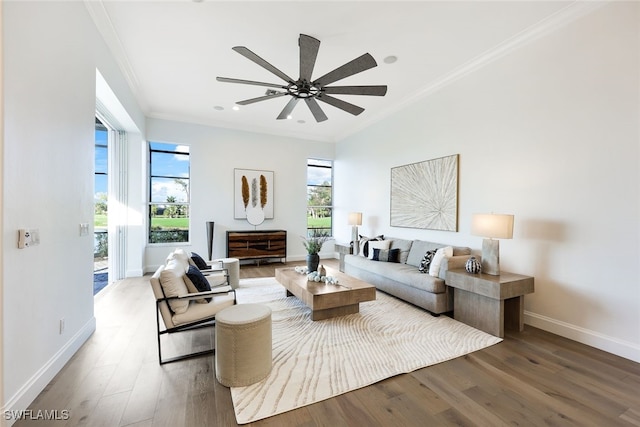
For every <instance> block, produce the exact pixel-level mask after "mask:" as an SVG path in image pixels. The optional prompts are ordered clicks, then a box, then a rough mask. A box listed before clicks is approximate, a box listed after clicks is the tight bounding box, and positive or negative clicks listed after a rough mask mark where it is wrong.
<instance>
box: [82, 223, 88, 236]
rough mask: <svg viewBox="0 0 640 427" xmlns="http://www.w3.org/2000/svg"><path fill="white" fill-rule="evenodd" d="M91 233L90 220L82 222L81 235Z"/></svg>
mask: <svg viewBox="0 0 640 427" xmlns="http://www.w3.org/2000/svg"><path fill="white" fill-rule="evenodd" d="M88 234H89V223H88V222H81V223H80V235H81V236H86V235H88Z"/></svg>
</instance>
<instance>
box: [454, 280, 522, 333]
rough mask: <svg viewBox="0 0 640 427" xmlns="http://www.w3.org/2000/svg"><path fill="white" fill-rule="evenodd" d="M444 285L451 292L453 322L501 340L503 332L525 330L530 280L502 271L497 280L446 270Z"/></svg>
mask: <svg viewBox="0 0 640 427" xmlns="http://www.w3.org/2000/svg"><path fill="white" fill-rule="evenodd" d="M445 282H446V284H447V285H448V286H451V287H452V288H455V289H454V294H453V318H454V319H456V320H459V321H461V322H462V323H466V324H467V325H469V326H473V327H474V328H477V329H480V330H482V331H485V332H488V333H490V334H492V335H496V336H498V337H501V338H502V337H504V331H505V328H506V329H514V330H517V331H522V330H523V329H524V295H525V294H530V293H532V292H533V291H534V287H533V277H531V276H523V275H520V274H514V273H508V272H505V271H502V272H501V273H500V275H499V276H494V275H491V274H482V273H479V274H471V273H467V272H466V270H464V269H455V270H449V271H448V272H447V276H446V280H445Z"/></svg>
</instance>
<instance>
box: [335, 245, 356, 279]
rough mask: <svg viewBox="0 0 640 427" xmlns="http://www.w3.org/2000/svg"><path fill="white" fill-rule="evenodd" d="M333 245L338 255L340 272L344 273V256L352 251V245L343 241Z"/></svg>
mask: <svg viewBox="0 0 640 427" xmlns="http://www.w3.org/2000/svg"><path fill="white" fill-rule="evenodd" d="M334 246H335V249H336V252H338V255H339V256H340V272H342V273H344V256H345V255H350V254H352V253H353V246H351V244H345V243H336V244H335V245H334Z"/></svg>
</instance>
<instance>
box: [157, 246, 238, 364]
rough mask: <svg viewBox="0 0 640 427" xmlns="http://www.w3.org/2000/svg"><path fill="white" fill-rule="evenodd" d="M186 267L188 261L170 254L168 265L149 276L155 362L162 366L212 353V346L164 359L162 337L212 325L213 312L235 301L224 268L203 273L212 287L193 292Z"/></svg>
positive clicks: (233, 291) (213, 319)
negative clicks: (155, 341)
mask: <svg viewBox="0 0 640 427" xmlns="http://www.w3.org/2000/svg"><path fill="white" fill-rule="evenodd" d="M188 270H189V267H188V263H187V265H186V266H185V264H184V262H183V261H182V260H180V259H179V257H171V256H170V257H169V258H168V261H167V264H166V265H162V266H160V267H159V268H158V269H157V270H156V272H155V273H154V274H153V276H151V279H150V283H151V288H152V290H153V294H154V297H155V299H156V326H157V336H158V361H159V363H160V364H161V365H162V364H165V363H169V362H174V361H177V360H184V359H187V358H191V357H197V356H201V355H204V354H211V353H213V352H215V349H214V348H212V349H210V350H205V351H200V352H195V353H189V354H185V355H181V356H177V357H173V358H170V359H164V360H163V359H162V343H161V336H162V335H164V334H172V333H175V332H183V331H187V330H193V329H199V328H204V327H214V326H215V316H216V314H217V313H218V312H219V311H220V310H222V309H224V308H226V307H229V306H232V305H234V304H235V303H236V296H235V290H234V289H232V288H231V286H229V284H228V273H226V270H221V271H216V272H215V274H212V275H211V276H205V277H206V278H207V281H208V282H210V285H211V288H210V289H211V290H206V291H204V292H197V289H195V291H196V292H194V288H191V287H190V286H188V285H187V282H190V281H191V280H189V277H188V276H187V271H188ZM194 281H195V279H194ZM191 286H193V283H192V285H191ZM190 288H191V289H190ZM160 318H162V322H163V324H164V328H161V324H160Z"/></svg>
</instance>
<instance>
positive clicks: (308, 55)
mask: <svg viewBox="0 0 640 427" xmlns="http://www.w3.org/2000/svg"><path fill="white" fill-rule="evenodd" d="M298 45H299V46H300V77H298V79H297V80H294V79H293V78H291V77H289V76H288V75H287V74H285V73H283V72H282V71H280V70H279V69H277V68H276V67H274V66H273V65H271V64H270V63H268V62H267V61H265V60H264V59H262V58H261V57H259V56H258V55H256V54H255V53H253V52H252V51H251V50H249V49H247V48H246V47H244V46H236V47H234V48H233V50H235V51H236V52H238V53H239V54H240V55H242V56H244V57H245V58H247V59H249V60H251V61H253V62H255V63H256V64H258V65H259V66H261V67H262V68H264V69H266V70H267V71H269V72H271V73H273V74H275V75H276V76H278V77H280V78H281V79H282V80H284V81H285V82H286V83H285V84H278V83H264V82H256V81H252V80H241V79H232V78H228V77H217V78H216V80H217V81H219V82H226V83H240V84H248V85H255V86H266V87H270V88H277V89H283V91H277V90H268V91H267V94H266V95H264V96H259V97H257V98H251V99H246V100H244V101H238V102H236V104H239V105H248V104H253V103H255V102H260V101H266V100H267V99H273V98H279V97H282V96H287V95H289V96H291V100H290V101H289V102H288V103H287V105H286V106H285V107H284V109H283V110H282V112H280V115H278V117H277V119H278V120H282V119H287V118H289V117H290V115H291V112H292V111H293V109H294V108H295V106H296V104H297V103H298V101H300V100H303V101H304V102H305V103H306V104H307V106H308V107H309V110H311V114H313V117H314V118H315V119H316V121H317V122H323V121H325V120H327V118H328V117H327V116H326V114H324V112H323V111H322V109H321V108H320V105H319V104H318V102H317V101H321V102H324V103H326V104H329V105H332V106H334V107H337V108H339V109H341V110H344V111H346V112H347V113H351V114H353V115H355V116H357V115H358V114H360V113H362V112H363V111H364V108H362V107H359V106H357V105H354V104H351V103H349V102H346V101H343V100H341V99H338V98H335V97H333V96H331V95H369V96H384V95H385V94H386V93H387V86H328V85H330V84H331V83H333V82H336V81H338V80H342V79H344V78H346V77H349V76H352V75H354V74H358V73H360V72H362V71H366V70H368V69H370V68H373V67H375V66H377V65H378V64H377V63H376V61H375V59H373V57H372V56H371V55H370V54H368V53H365V54H364V55H362V56H359V57H358V58H356V59H354V60H353V61H350V62H347V63H346V64H344V65H342V66H340V67H338V68H336V69H335V70H333V71H331V72H329V73H327V74H325V75H324V76H322V77H319V78H317V79H313V80H312V78H311V75H312V73H313V68H314V66H315V63H316V57H317V55H318V50H319V49H320V40H317V39H315V38H313V37H311V36H307V35H305V34H300V38H299V39H298ZM330 94H331V95H330ZM316 100H317V101H316Z"/></svg>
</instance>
